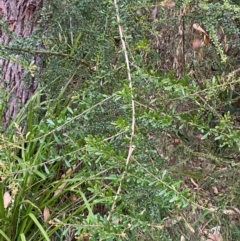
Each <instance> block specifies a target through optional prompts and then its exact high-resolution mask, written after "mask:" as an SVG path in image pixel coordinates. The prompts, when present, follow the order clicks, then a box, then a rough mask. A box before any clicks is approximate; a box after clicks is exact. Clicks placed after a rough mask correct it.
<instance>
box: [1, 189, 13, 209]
mask: <svg viewBox="0 0 240 241" xmlns="http://www.w3.org/2000/svg"><path fill="white" fill-rule="evenodd" d="M11 200H12V198H11V195H10V194H9V192H5V193H4V195H3V204H4V208H7V207H8V206H9V204H10V203H11Z"/></svg>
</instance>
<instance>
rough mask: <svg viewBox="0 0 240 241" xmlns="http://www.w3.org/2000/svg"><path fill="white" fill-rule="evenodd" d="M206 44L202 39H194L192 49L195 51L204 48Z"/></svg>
mask: <svg viewBox="0 0 240 241" xmlns="http://www.w3.org/2000/svg"><path fill="white" fill-rule="evenodd" d="M203 45H204V43H203V41H202V40H201V39H198V38H196V39H194V40H193V42H192V48H193V49H198V48H201V47H203Z"/></svg>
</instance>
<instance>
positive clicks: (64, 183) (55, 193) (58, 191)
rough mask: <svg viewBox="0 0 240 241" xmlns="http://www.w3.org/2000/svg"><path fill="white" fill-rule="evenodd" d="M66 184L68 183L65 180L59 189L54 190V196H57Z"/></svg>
mask: <svg viewBox="0 0 240 241" xmlns="http://www.w3.org/2000/svg"><path fill="white" fill-rule="evenodd" d="M66 185H67V183H66V182H63V183H62V184H61V185H60V186H59V187H58V189H57V190H56V191H55V192H54V195H53V196H54V197H55V196H57V195H58V194H59V193H60V192H61V191H62V189H63V188H64V187H65V186H66Z"/></svg>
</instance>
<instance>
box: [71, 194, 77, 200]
mask: <svg viewBox="0 0 240 241" xmlns="http://www.w3.org/2000/svg"><path fill="white" fill-rule="evenodd" d="M70 200H71V201H73V202H76V201H77V196H76V195H75V194H72V195H71V196H70Z"/></svg>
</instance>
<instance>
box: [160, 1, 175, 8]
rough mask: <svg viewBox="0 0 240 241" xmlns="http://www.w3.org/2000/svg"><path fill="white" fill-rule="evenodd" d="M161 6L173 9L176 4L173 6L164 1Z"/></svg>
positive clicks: (171, 2)
mask: <svg viewBox="0 0 240 241" xmlns="http://www.w3.org/2000/svg"><path fill="white" fill-rule="evenodd" d="M161 5H162V6H163V7H168V8H174V7H175V5H176V4H175V2H173V1H171V0H164V1H162V2H161Z"/></svg>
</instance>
